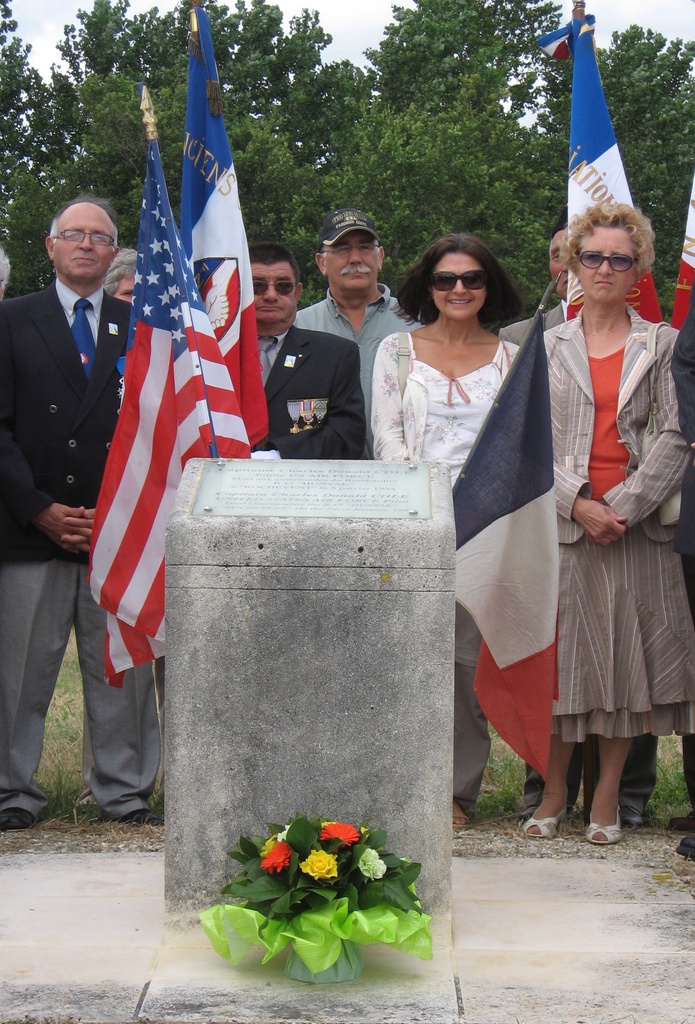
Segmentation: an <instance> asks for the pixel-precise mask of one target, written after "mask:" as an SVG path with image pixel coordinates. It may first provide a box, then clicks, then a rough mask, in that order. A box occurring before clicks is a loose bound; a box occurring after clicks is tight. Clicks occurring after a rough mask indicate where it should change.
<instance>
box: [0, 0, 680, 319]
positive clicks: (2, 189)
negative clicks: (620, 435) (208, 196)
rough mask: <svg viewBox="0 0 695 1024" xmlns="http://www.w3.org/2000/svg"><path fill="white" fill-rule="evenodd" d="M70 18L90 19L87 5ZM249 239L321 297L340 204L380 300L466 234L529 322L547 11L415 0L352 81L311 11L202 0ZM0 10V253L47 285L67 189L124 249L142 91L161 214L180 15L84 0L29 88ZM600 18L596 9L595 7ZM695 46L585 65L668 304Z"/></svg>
mask: <svg viewBox="0 0 695 1024" xmlns="http://www.w3.org/2000/svg"><path fill="white" fill-rule="evenodd" d="M85 6H87V5H85ZM205 6H206V10H207V12H208V14H209V17H210V22H211V28H212V34H213V43H214V47H215V53H216V57H217V63H218V70H219V74H220V81H221V85H222V90H223V98H224V109H225V120H226V124H227V129H228V133H229V137H230V144H231V147H232V153H233V155H234V160H235V166H236V171H237V175H238V179H239V194H240V197H241V203H242V208H243V213H244V219H245V224H246V231H247V235H248V237H249V239H250V240H252V241H259V240H262V239H274V240H278V241H282V242H284V243H285V244H287V245H288V246H289V247H290V249H292V251H293V252H294V253H295V255H296V257H297V259H298V262H299V264H300V268H301V271H302V280H303V282H304V293H303V296H302V299H303V303H305V304H306V303H310V302H314V301H316V300H317V299H319V298H321V297H322V296H323V294H324V293H325V287H326V285H325V279H324V278H323V277H322V276H321V275H320V273H319V272H318V269H317V267H316V264H315V260H314V253H315V249H316V237H317V232H318V228H319V226H320V224H321V222H322V220H323V218H324V217H325V215H326V213H327V212H328V211H329V210H331V209H335V208H337V207H340V206H343V205H348V204H349V205H353V204H354V205H358V206H360V207H362V208H364V209H365V210H366V211H368V212H369V213H371V214H372V216H373V217H374V219H375V222H376V224H377V226H378V228H379V231H380V232H381V235H382V240H383V242H384V246H385V249H386V261H385V264H384V270H383V279H384V280H385V282H386V283H387V284H389V285H390V286H391V287H392V288H397V286H398V284H399V282H400V280H401V279H402V275H403V273H404V271H405V270H406V269H407V267H408V266H410V265H412V263H413V262H414V261H415V260H416V259H417V257H418V256H419V255H420V254H421V252H422V250H423V248H424V247H425V246H426V245H427V244H428V243H429V242H430V241H431V240H432V239H433V238H435V237H436V236H438V235H440V234H443V233H445V232H448V231H451V230H467V231H473V232H476V233H478V234H480V235H481V236H482V237H483V238H484V239H485V241H487V242H488V243H489V244H490V245H491V246H492V248H493V250H494V251H495V252H496V254H497V255H498V256H499V257H500V258H501V259H502V260H503V262H504V263H505V265H506V266H507V267H508V269H509V270H510V272H511V273H512V276H513V277H514V278H515V280H516V282H517V284H518V285H519V286H520V288H521V290H522V292H523V293H524V295H525V297H526V312H527V313H528V314H530V313H531V312H532V311H533V309H535V306H536V304H537V302H538V301H539V299H540V297H541V295H542V293H543V291H544V289H545V286H546V283H547V249H548V232H549V229H550V226H551V225H552V224H553V223H554V222H555V219H556V216H557V213H558V210H559V207H560V205H561V203H562V202H563V201H564V199H565V196H566V176H567V152H568V136H569V108H570V95H571V73H572V62H571V61H553V60H551V59H550V58H548V57H547V56H546V55H545V54H544V53H543V52H542V51H541V49H540V47H538V45H537V43H536V38H537V36H538V35H540V34H541V33H543V32H548V31H550V30H551V29H552V28H555V27H556V26H557V25H558V24H559V21H560V15H561V11H562V9H561V6H560V4H559V3H556V2H555V0H417V2H416V3H415V5H414V7H413V8H407V9H406V8H401V7H397V6H396V7H394V9H393V20H392V22H391V24H389V25H388V26H387V27H386V29H385V35H384V38H383V40H382V41H381V43H380V45H379V46H378V47H377V48H375V49H373V50H370V51H369V52H368V57H369V61H370V65H369V68H368V70H367V71H364V70H362V69H361V68H358V67H356V66H354V65H353V64H352V63H350V62H349V61H345V60H343V61H340V62H337V61H336V62H330V61H326V60H325V51H326V47H327V46H328V44H329V43H330V41H331V39H330V36H329V35H328V34H327V33H326V32H325V31H324V29H323V28H322V27H321V25H320V22H319V17H318V15H317V14H316V12H312V11H311V10H306V9H305V10H303V11H302V13H301V14H300V15H298V16H296V17H293V18H291V19H290V20H289V23H288V24H283V17H282V12H281V10H280V8H279V7H278V6H277V5H276V4H274V3H266V2H265V0H234V2H233V3H231V4H229V5H228V3H226V2H225V0H207V3H206V5H205ZM11 7H12V4H11V0H0V116H2V118H3V124H4V127H5V131H4V133H3V141H4V143H5V145H4V147H3V154H2V158H1V159H2V161H3V163H2V172H3V173H2V174H0V241H1V242H2V243H3V245H5V246H6V248H7V250H8V252H9V254H10V257H11V259H12V264H13V272H12V277H11V280H10V289H9V293H10V294H21V293H23V292H26V291H30V290H32V289H34V288H37V287H40V286H42V285H43V284H45V283H46V282H47V281H48V280H50V278H51V276H52V274H51V267H50V264H49V263H48V261H47V259H46V256H45V250H44V243H43V237H44V234H45V231H46V228H47V226H48V222H49V221H50V217H51V215H52V213H53V211H54V209H55V208H56V207H57V206H58V205H60V204H61V203H62V202H63V201H64V200H65V199H67V198H70V197H71V196H72V195H74V194H75V193H76V192H77V191H79V190H83V189H91V190H94V191H96V192H99V193H101V194H104V195H107V196H109V197H110V198H111V199H112V200H113V202H114V204H115V206H116V209H117V210H118V212H119V217H120V238H121V240H122V242H123V244H129V245H133V244H134V243H135V241H136V238H137V225H138V218H139V209H140V202H141V195H142V182H143V178H144V171H145V153H146V145H145V133H144V129H143V127H142V123H141V115H140V110H139V103H138V97H137V91H136V86H137V83H138V82H139V81H141V80H145V81H147V83H148V85H149V87H150V91H151V93H152V96H153V101H154V104H155V110H156V113H157V117H158V128H159V136H160V151H161V154H162V161H163V164H164V171H165V176H166V180H167V184H168V188H169V194H170V199H171V202H172V206H173V209H174V213H175V214H176V215H178V210H179V206H180V198H181V196H180V190H181V184H180V182H181V152H182V143H183V129H184V119H185V105H186V79H187V65H188V53H187V34H188V22H189V11H190V4H189V2H188V0H181V2H180V3H179V4H178V6H177V8H176V10H175V11H173V12H169V13H166V14H160V13H159V11H158V10H157V8H156V7H155V6H153V7H152V9H151V10H149V11H147V12H145V13H142V14H137V15H132V14H131V11H130V6H129V0H94V2H93V4H91V10H89V11H80V12H78V15H77V18H76V24H75V25H71V26H68V27H67V29H66V31H65V34H64V37H63V39H62V41H60V52H61V54H62V56H63V57H64V60H65V65H66V67H65V69H64V70H58V69H57V68H54V69H53V71H52V74H51V76H50V79H49V80H47V81H43V80H42V79H41V78H40V76H39V75H38V74H37V72H36V71H34V70H33V69H32V68H31V66H30V64H29V62H28V50H27V47H26V46H24V45H23V44H22V42H21V40H19V39H17V38H16V25H15V23H14V21H13V20H12V16H11V15H12V11H11ZM597 14H599V17H600V12H597ZM694 58H695V43H693V42H688V43H684V42H682V41H680V40H675V41H673V42H672V43H669V44H667V43H666V42H665V40H664V39H663V38H662V37H661V36H659V35H657V34H655V33H653V32H651V31H650V30H647V29H642V28H638V27H637V26H632V27H631V28H630V29H629V30H628V31H627V32H624V33H621V34H616V35H614V37H613V40H612V44H611V46H610V47H609V48H608V49H607V50H605V51H601V52H600V54H599V62H600V68H601V73H602V77H603V84H604V90H605V94H606V99H607V102H608V107H609V110H610V111H611V115H612V118H613V124H614V127H615V131H616V136H617V138H618V142H619V144H620V147H621V150H622V153H623V156H624V160H625V165H626V171H627V175H628V180H629V182H630V185H631V188H632V193H633V197H634V199H635V202H636V203H638V204H639V205H641V206H642V207H643V209H644V210H645V212H646V213H648V214H649V215H650V216H651V217H652V220H653V223H654V227H655V230H656V234H657V255H658V260H657V264H656V267H655V280H656V283H657V288H658V290H659V293H660V298H661V301H662V309H663V311H664V312H665V313H667V312H668V310H669V308H670V305H671V298H672V294H673V287H674V282H675V279H676V276H677V270H678V262H679V255H680V249H681V245H682V239H683V231H684V227H685V217H686V212H687V204H688V197H689V194H690V186H691V181H692V175H693V164H694V163H695V159H694V158H695V77H694V76H693V59H694Z"/></svg>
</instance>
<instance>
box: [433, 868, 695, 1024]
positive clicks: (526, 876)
mask: <svg viewBox="0 0 695 1024" xmlns="http://www.w3.org/2000/svg"><path fill="white" fill-rule="evenodd" d="M452 872H453V891H454V893H455V898H454V904H453V933H454V947H455V954H454V955H455V960H456V963H457V973H458V977H459V982H460V988H461V998H462V1003H463V1006H464V1011H465V1022H466V1024H511V1022H514V1024H551V1022H552V1024H579V1022H581V1024H608V1022H614V1024H617V1022H620V1024H695V913H694V909H695V908H694V907H693V901H692V897H691V895H690V893H689V892H688V890H687V887H686V886H685V885H684V884H683V883H682V882H681V881H680V880H679V879H678V878H677V876H675V875H674V874H673V873H672V872H670V871H668V870H659V871H656V870H654V869H653V868H648V867H638V866H636V865H634V864H629V863H625V862H612V863H611V862H610V861H606V862H603V861H600V862H599V861H591V862H587V861H577V860H574V861H573V860H557V861H551V860H544V861H541V862H539V861H531V860H523V859H516V860H491V859H489V858H462V859H460V860H456V859H455V860H454V862H453V865H452Z"/></svg>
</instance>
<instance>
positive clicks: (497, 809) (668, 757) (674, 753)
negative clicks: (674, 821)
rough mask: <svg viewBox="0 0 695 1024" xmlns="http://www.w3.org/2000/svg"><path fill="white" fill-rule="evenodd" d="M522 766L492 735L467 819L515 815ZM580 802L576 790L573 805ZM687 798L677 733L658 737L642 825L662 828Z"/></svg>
mask: <svg viewBox="0 0 695 1024" xmlns="http://www.w3.org/2000/svg"><path fill="white" fill-rule="evenodd" d="M523 788H524V766H523V764H522V762H521V760H520V759H519V758H518V757H517V756H516V754H515V753H514V752H513V750H511V749H510V747H508V746H507V744H506V743H505V742H504V740H501V739H500V737H499V736H497V735H496V734H493V737H492V750H491V753H490V757H489V759H488V763H487V767H486V769H485V775H484V776H483V785H482V787H481V791H480V796H479V797H478V801H477V803H476V805H475V807H473V808H471V810H470V811H469V812H468V816H469V817H470V819H471V821H476V822H480V821H490V820H495V819H496V820H499V819H504V818H516V814H517V812H518V810H519V808H520V806H521V805H522V802H523V801H522V793H523ZM581 805H582V792H581V790H580V793H579V799H578V801H577V807H578V808H580V807H581ZM689 810H690V800H689V799H688V791H687V789H686V786H685V779H684V778H683V760H682V756H681V741H680V738H679V737H678V736H662V737H661V739H660V740H659V754H658V761H657V769H656V788H655V790H654V793H653V794H652V797H651V799H650V801H649V803H648V804H647V807H646V810H645V813H644V824H645V826H647V827H650V828H666V826H667V825H668V822H669V819H670V818H673V817H676V816H679V815H684V814H687V813H688V811H689Z"/></svg>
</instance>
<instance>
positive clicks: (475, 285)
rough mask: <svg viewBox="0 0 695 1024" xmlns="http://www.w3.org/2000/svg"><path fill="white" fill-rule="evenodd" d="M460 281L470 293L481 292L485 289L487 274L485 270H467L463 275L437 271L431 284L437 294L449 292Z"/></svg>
mask: <svg viewBox="0 0 695 1024" xmlns="http://www.w3.org/2000/svg"><path fill="white" fill-rule="evenodd" d="M457 281H460V282H461V284H462V285H463V287H464V288H467V289H468V291H469V292H477V291H480V289H481V288H484V287H485V284H486V282H487V274H486V273H485V271H484V270H466V271H464V273H463V274H452V273H450V272H449V271H448V270H437V271H435V273H434V274H431V275H430V284H431V285H432V287H433V288H434V290H435V291H436V292H449V291H451V289H452V288H455V287H456V282H457Z"/></svg>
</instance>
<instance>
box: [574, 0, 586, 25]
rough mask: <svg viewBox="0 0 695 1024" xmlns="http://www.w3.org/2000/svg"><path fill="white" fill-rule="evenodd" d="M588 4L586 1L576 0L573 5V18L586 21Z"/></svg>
mask: <svg viewBox="0 0 695 1024" xmlns="http://www.w3.org/2000/svg"><path fill="white" fill-rule="evenodd" d="M585 12H586V3H585V0H574V3H573V5H572V17H573V18H576V19H577V21H586V13H585Z"/></svg>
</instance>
